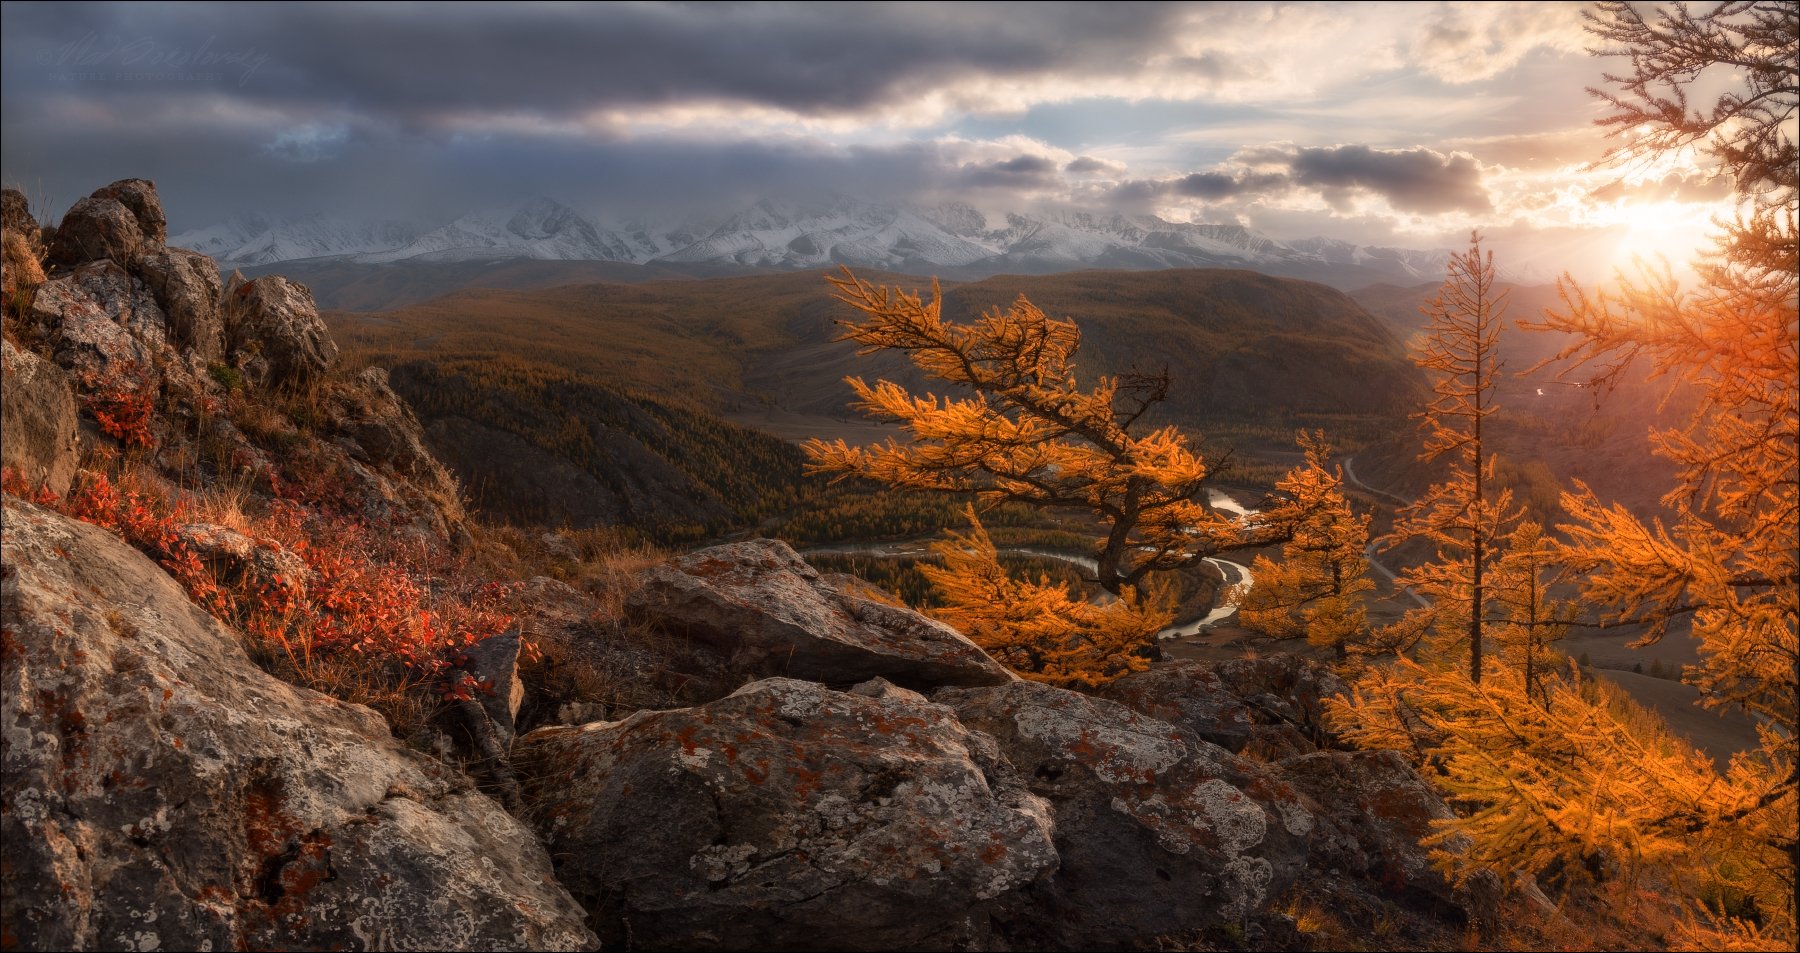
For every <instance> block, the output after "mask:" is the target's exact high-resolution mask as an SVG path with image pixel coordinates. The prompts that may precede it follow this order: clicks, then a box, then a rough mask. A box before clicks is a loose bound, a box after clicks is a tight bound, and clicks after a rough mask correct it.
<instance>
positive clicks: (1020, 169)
mask: <svg viewBox="0 0 1800 953" xmlns="http://www.w3.org/2000/svg"><path fill="white" fill-rule="evenodd" d="M1056 172H1057V166H1056V162H1055V161H1054V160H1051V159H1046V158H1044V157H1043V156H1034V155H1022V156H1015V157H1013V158H1011V159H1002V160H996V161H993V162H983V163H969V164H967V165H965V166H963V167H962V169H961V176H960V178H961V180H962V181H963V183H965V184H967V185H970V186H974V187H976V188H994V187H999V188H1008V189H1030V188H1034V187H1038V186H1048V185H1053V184H1056V183H1058V182H1061V181H1062V179H1061V177H1059V176H1058V175H1057V174H1056Z"/></svg>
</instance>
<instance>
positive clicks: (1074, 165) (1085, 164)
mask: <svg viewBox="0 0 1800 953" xmlns="http://www.w3.org/2000/svg"><path fill="white" fill-rule="evenodd" d="M1123 168H1124V166H1123V165H1120V164H1119V163H1117V162H1108V161H1106V160H1105V159H1096V158H1094V157H1093V156H1076V157H1075V158H1073V159H1070V160H1069V164H1068V165H1065V166H1063V171H1064V172H1069V173H1072V174H1075V175H1087V174H1090V173H1094V172H1118V171H1120V170H1122V169H1123Z"/></svg>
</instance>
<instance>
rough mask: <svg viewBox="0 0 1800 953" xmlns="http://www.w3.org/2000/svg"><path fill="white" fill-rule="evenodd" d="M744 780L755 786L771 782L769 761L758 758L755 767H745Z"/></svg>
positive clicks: (747, 765)
mask: <svg viewBox="0 0 1800 953" xmlns="http://www.w3.org/2000/svg"><path fill="white" fill-rule="evenodd" d="M744 780H746V781H749V782H750V783H751V784H755V785H761V784H762V783H763V782H765V781H767V780H769V759H767V758H757V759H756V763H755V764H754V765H751V764H746V765H744Z"/></svg>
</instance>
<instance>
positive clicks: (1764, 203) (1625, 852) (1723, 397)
mask: <svg viewBox="0 0 1800 953" xmlns="http://www.w3.org/2000/svg"><path fill="white" fill-rule="evenodd" d="M1588 17H1589V31H1590V33H1591V34H1592V35H1593V36H1594V37H1595V38H1596V40H1597V41H1598V42H1599V44H1600V45H1599V47H1598V48H1597V49H1596V50H1595V52H1596V53H1599V54H1602V55H1607V56H1617V57H1622V58H1625V59H1627V60H1628V61H1629V63H1630V69H1629V71H1627V72H1623V73H1619V74H1615V75H1609V76H1608V83H1609V84H1610V87H1611V88H1610V89H1608V90H1594V91H1593V92H1595V93H1596V94H1597V95H1598V96H1600V97H1601V98H1602V99H1603V100H1605V101H1606V102H1607V103H1609V104H1610V105H1611V106H1612V107H1613V111H1612V113H1611V114H1610V115H1609V116H1607V117H1605V118H1604V119H1602V120H1601V122H1602V124H1603V125H1605V126H1608V127H1611V128H1612V129H1613V130H1614V131H1615V132H1616V133H1617V134H1618V135H1619V138H1620V146H1619V147H1618V148H1617V149H1615V150H1614V151H1613V153H1612V154H1611V155H1610V158H1611V159H1612V160H1613V161H1616V162H1620V163H1638V162H1657V161H1669V160H1678V161H1681V162H1683V163H1688V162H1692V163H1696V164H1697V165H1698V164H1700V163H1705V164H1707V165H1710V167H1711V169H1712V171H1713V172H1715V174H1720V175H1727V176H1730V178H1731V181H1732V184H1733V187H1734V188H1735V190H1736V194H1737V197H1738V199H1739V208H1738V210H1737V213H1736V214H1735V216H1734V217H1733V218H1732V219H1730V220H1729V221H1724V222H1722V223H1721V225H1720V227H1721V234H1720V235H1719V239H1718V241H1717V245H1716V249H1715V251H1714V252H1713V253H1712V254H1711V255H1710V256H1709V257H1708V258H1707V259H1706V260H1703V261H1701V262H1699V263H1698V267H1697V272H1698V274H1699V283H1698V287H1696V288H1693V289H1690V290H1683V289H1682V288H1681V287H1680V286H1679V285H1678V284H1677V283H1676V282H1675V280H1674V279H1673V278H1672V276H1671V275H1670V273H1669V270H1668V269H1667V268H1666V267H1664V268H1662V269H1654V268H1644V269H1641V273H1640V274H1639V276H1637V277H1635V278H1626V277H1624V276H1621V277H1620V279H1619V281H1618V282H1617V283H1616V286H1615V287H1613V288H1610V289H1607V290H1604V291H1597V292H1596V291H1590V290H1588V289H1585V288H1583V287H1581V286H1580V285H1578V284H1576V283H1575V282H1574V281H1572V280H1570V279H1567V278H1565V279H1564V280H1563V282H1562V291H1563V299H1564V304H1563V307H1561V308H1560V309H1557V310H1555V311H1553V312H1551V313H1549V314H1547V315H1546V316H1545V317H1544V319H1543V321H1542V322H1541V323H1540V324H1539V326H1540V327H1544V328H1548V329H1552V330H1556V331H1560V332H1564V333H1567V334H1569V335H1571V343H1570V344H1569V346H1568V347H1567V348H1566V349H1565V350H1564V351H1563V352H1562V353H1561V354H1560V355H1558V357H1559V358H1560V359H1563V360H1567V361H1572V362H1574V364H1575V367H1576V368H1577V369H1578V370H1577V371H1575V373H1577V374H1579V373H1581V372H1580V370H1579V369H1580V368H1587V369H1588V370H1589V373H1588V377H1587V380H1586V383H1588V384H1589V385H1591V386H1594V387H1596V388H1597V389H1603V388H1604V386H1605V385H1606V384H1607V383H1608V382H1609V381H1610V380H1612V379H1614V378H1616V377H1617V376H1618V375H1620V374H1622V373H1625V371H1626V370H1627V369H1628V368H1631V367H1633V366H1638V367H1642V366H1643V365H1644V364H1648V365H1649V369H1650V370H1651V371H1652V372H1653V373H1655V374H1659V375H1661V376H1662V378H1663V379H1665V380H1667V381H1668V382H1670V384H1671V386H1675V385H1680V386H1684V387H1687V388H1689V389H1690V390H1691V391H1692V392H1695V393H1697V394H1698V395H1699V397H1700V399H1699V401H1698V402H1697V405H1696V409H1695V411H1694V412H1693V414H1692V416H1691V417H1690V418H1689V419H1688V420H1687V421H1686V423H1685V424H1684V425H1682V426H1680V427H1677V428H1674V429H1671V430H1668V431H1665V432H1662V433H1658V434H1656V435H1655V436H1654V438H1653V439H1654V444H1655V447H1656V450H1657V451H1658V452H1659V453H1660V454H1662V455H1663V456H1665V457H1667V458H1668V459H1670V460H1672V461H1673V462H1674V463H1675V464H1676V465H1677V468H1678V482H1677V483H1676V485H1675V486H1674V487H1673V488H1672V489H1671V490H1670V492H1669V493H1668V494H1667V495H1666V496H1665V497H1664V498H1663V503H1664V505H1665V507H1667V509H1668V510H1669V511H1670V514H1671V515H1669V516H1667V517H1666V518H1662V519H1645V518H1642V517H1640V516H1638V515H1636V514H1634V513H1632V512H1630V511H1628V510H1626V509H1625V508H1624V507H1622V506H1618V505H1608V504H1606V503H1604V502H1603V501H1601V500H1599V499H1598V498H1597V497H1596V496H1595V495H1594V494H1593V493H1592V492H1591V491H1589V490H1588V489H1587V488H1586V487H1581V486H1577V488H1576V490H1575V492H1573V493H1567V494H1564V496H1563V500H1562V505H1563V508H1564V510H1565V511H1566V512H1567V513H1568V514H1569V515H1570V522H1568V523H1566V524H1563V525H1560V526H1559V527H1558V530H1559V533H1560V535H1561V537H1562V542H1561V544H1560V545H1559V546H1557V547H1556V548H1557V553H1556V556H1557V557H1558V558H1559V559H1560V560H1561V561H1562V562H1563V563H1564V564H1565V565H1566V567H1567V568H1568V570H1570V576H1571V578H1573V579H1576V580H1578V581H1579V582H1580V585H1581V598H1582V601H1583V604H1584V605H1585V606H1588V607H1593V608H1596V609H1598V610H1600V611H1602V612H1603V613H1604V615H1605V620H1606V621H1607V622H1609V623H1613V624H1617V625H1627V624H1629V625H1634V626H1641V627H1643V628H1644V629H1645V630H1646V631H1647V635H1645V636H1644V638H1643V639H1641V640H1640V644H1643V643H1648V642H1653V641H1655V640H1657V639H1659V638H1662V637H1663V636H1664V635H1665V634H1666V633H1668V632H1670V631H1672V627H1673V626H1674V625H1675V624H1676V623H1677V622H1680V621H1686V622H1687V623H1688V624H1690V625H1691V631H1692V634H1693V637H1694V638H1695V639H1696V640H1697V642H1698V646H1697V647H1698V649H1699V655H1700V661H1699V664H1697V665H1694V666H1690V667H1689V668H1688V669H1687V671H1686V672H1685V673H1684V680H1686V681H1688V682H1689V683H1690V684H1694V685H1696V686H1697V687H1699V688H1701V689H1702V692H1701V696H1700V697H1701V700H1702V703H1704V704H1707V705H1711V706H1736V707H1739V708H1741V709H1743V710H1744V711H1746V712H1748V713H1749V714H1750V715H1751V716H1752V717H1753V718H1754V719H1755V721H1756V725H1757V733H1758V737H1759V745H1758V746H1757V747H1756V748H1755V749H1753V750H1749V751H1741V752H1738V753H1736V754H1735V755H1733V756H1732V757H1731V758H1730V761H1729V764H1728V765H1726V766H1725V767H1724V769H1723V770H1720V769H1718V768H1716V767H1715V766H1714V763H1713V761H1712V759H1709V758H1704V757H1699V756H1697V755H1695V754H1694V753H1693V752H1691V751H1689V750H1686V749H1685V746H1683V745H1682V744H1680V743H1678V742H1676V741H1674V740H1673V739H1671V738H1670V737H1669V736H1668V735H1667V732H1666V731H1664V730H1661V729H1659V727H1658V726H1657V724H1656V723H1655V720H1654V719H1651V718H1649V717H1648V716H1646V715H1644V714H1643V713H1642V712H1638V711H1635V710H1634V709H1633V706H1631V705H1630V704H1629V702H1627V701H1626V700H1624V699H1623V698H1621V697H1619V696H1618V695H1617V693H1616V692H1613V691H1609V690H1608V689H1606V688H1605V687H1604V685H1605V683H1603V682H1596V681H1594V680H1592V679H1584V678H1583V677H1581V675H1580V674H1579V672H1577V671H1575V670H1573V669H1564V670H1562V671H1560V672H1555V673H1551V672H1546V673H1545V675H1544V677H1543V678H1542V679H1541V681H1540V682H1539V686H1538V688H1537V690H1536V692H1535V694H1536V695H1537V697H1538V699H1539V701H1540V703H1538V704H1528V705H1520V704H1518V692H1517V691H1516V690H1515V689H1514V686H1517V687H1518V688H1524V687H1525V686H1524V684H1523V683H1524V679H1523V677H1522V674H1520V673H1518V672H1516V671H1515V670H1514V669H1513V668H1512V666H1511V665H1510V664H1508V661H1507V660H1506V659H1504V658H1503V659H1502V660H1500V663H1501V664H1500V665H1498V666H1497V668H1498V671H1497V672H1496V673H1495V674H1496V675H1497V676H1500V677H1496V678H1493V679H1488V680H1484V681H1483V682H1482V683H1480V684H1476V683H1474V682H1473V681H1472V680H1469V679H1468V678H1467V677H1466V676H1464V675H1463V674H1462V673H1460V672H1456V671H1449V670H1444V669H1437V670H1427V669H1426V668H1424V667H1423V666H1414V665H1412V664H1411V663H1409V662H1406V661H1405V660H1402V661H1401V662H1399V663H1398V664H1396V665H1395V666H1394V667H1393V668H1392V669H1388V670H1384V671H1381V672H1378V673H1377V674H1376V676H1374V677H1371V678H1369V679H1367V680H1365V681H1364V682H1363V683H1362V684H1360V685H1359V686H1358V697H1357V698H1356V699H1355V700H1354V703H1334V712H1335V713H1336V714H1338V715H1339V716H1341V717H1344V719H1345V723H1346V725H1347V727H1348V729H1349V733H1350V736H1351V737H1352V738H1353V739H1355V740H1357V741H1359V743H1364V744H1384V745H1399V746H1402V747H1407V746H1410V748H1409V750H1411V751H1412V752H1413V753H1414V756H1415V757H1416V758H1419V759H1420V760H1423V761H1431V762H1434V763H1435V764H1436V765H1437V766H1438V768H1439V770H1438V771H1437V772H1436V775H1437V776H1438V777H1439V778H1440V780H1441V783H1443V784H1444V786H1446V787H1447V788H1448V789H1449V790H1450V791H1452V792H1453V793H1455V794H1456V795H1457V797H1458V799H1459V800H1460V801H1461V802H1463V803H1465V804H1468V805H1471V806H1472V810H1471V811H1470V812H1469V813H1468V814H1466V815H1464V816H1462V817H1460V818H1459V819H1457V820H1456V821H1454V822H1452V823H1449V824H1447V825H1445V828H1444V830H1443V831H1441V834H1442V835H1443V836H1445V837H1450V836H1454V835H1457V834H1463V835H1467V836H1468V837H1469V839H1470V843H1471V844H1472V850H1471V852H1470V854H1469V858H1468V859H1469V860H1470V861H1473V862H1475V863H1480V864H1483V865H1486V866H1491V867H1495V868H1498V869H1502V870H1508V869H1521V870H1525V871H1528V872H1534V873H1537V872H1542V871H1544V870H1546V869H1548V868H1550V867H1552V866H1555V867H1558V868H1560V869H1563V870H1571V869H1576V868H1577V867H1578V866H1579V863H1580V861H1581V860H1582V858H1583V857H1585V856H1588V855H1590V854H1593V853H1600V854H1605V855H1610V856H1612V857H1613V858H1615V859H1617V860H1620V861H1622V862H1624V863H1622V864H1621V869H1622V870H1625V871H1632V870H1640V869H1643V868H1644V867H1645V866H1646V865H1649V866H1653V867H1654V868H1655V869H1656V870H1657V871H1658V879H1659V880H1661V881H1662V882H1664V883H1667V884H1669V885H1670V886H1671V887H1672V888H1674V889H1675V890H1677V891H1682V892H1686V893H1687V895H1688V896H1691V897H1713V898H1718V897H1723V896H1732V895H1735V896H1736V897H1738V898H1740V899H1739V900H1738V901H1737V902H1736V903H1735V904H1734V906H1733V907H1732V908H1731V909H1726V908H1723V907H1721V906H1719V905H1717V904H1716V903H1707V902H1705V901H1701V902H1700V904H1699V908H1698V909H1696V910H1695V911H1694V913H1695V915H1694V916H1693V917H1692V918H1691V919H1690V920H1689V922H1688V923H1687V924H1686V925H1685V926H1684V927H1683V930H1682V934H1681V935H1680V936H1678V937H1676V938H1674V942H1676V943H1679V944H1681V945H1682V946H1685V947H1692V948H1702V949H1793V948H1794V943H1795V939H1796V929H1795V902H1794V897H1795V882H1796V878H1795V870H1796V865H1797V862H1800V837H1797V834H1800V821H1797V817H1796V762H1797V758H1796V745H1797V744H1800V741H1797V739H1800V725H1796V713H1797V712H1796V680H1797V676H1796V665H1797V663H1800V462H1797V455H1800V305H1797V295H1796V293H1797V291H1800V279H1797V277H1796V274H1797V271H1800V258H1797V256H1796V248H1797V247H1800V246H1797V243H1796V227H1795V226H1796V206H1797V202H1796V196H1797V192H1800V190H1797V188H1796V186H1797V181H1796V179H1797V164H1796V159H1797V153H1796V149H1795V143H1794V124H1795V119H1796V111H1797V108H1800V106H1797V104H1800V87H1797V85H1796V67H1797V66H1800V5H1796V4H1793V3H1784V2H1756V3H1723V4H1717V5H1714V6H1712V7H1711V8H1710V9H1709V10H1707V11H1706V12H1701V13H1696V12H1694V11H1692V10H1690V9H1689V8H1688V7H1687V6H1685V5H1682V4H1675V5H1672V6H1662V7H1647V6H1645V7H1640V6H1637V5H1633V4H1628V3H1611V2H1609V3H1602V4H1599V5H1598V6H1597V7H1596V8H1595V9H1594V10H1593V11H1591V12H1590V13H1589V14H1588ZM1693 89H1707V90H1724V92H1723V93H1719V94H1717V95H1718V98H1717V100H1716V101H1714V102H1712V103H1711V104H1710V105H1708V106H1706V107H1705V108H1696V107H1695V106H1694V105H1693V104H1692V103H1690V101H1689V99H1688V91H1689V90H1693ZM1696 171H1698V168H1696Z"/></svg>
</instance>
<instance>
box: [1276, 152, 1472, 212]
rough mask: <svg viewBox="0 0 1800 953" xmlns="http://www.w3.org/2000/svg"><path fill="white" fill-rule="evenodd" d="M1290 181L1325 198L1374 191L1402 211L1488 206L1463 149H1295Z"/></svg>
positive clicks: (1338, 201) (1339, 200)
mask: <svg viewBox="0 0 1800 953" xmlns="http://www.w3.org/2000/svg"><path fill="white" fill-rule="evenodd" d="M1285 162H1286V165H1287V169H1288V176H1289V177H1290V178H1291V179H1292V180H1293V182H1294V184H1295V185H1298V186H1303V187H1306V188H1313V189H1317V190H1318V191H1319V193H1320V194H1321V195H1323V196H1324V197H1325V199H1326V201H1328V202H1331V203H1332V204H1333V205H1336V206H1340V207H1341V206H1343V205H1345V203H1346V201H1347V197H1348V193H1350V192H1352V191H1355V190H1362V191H1367V192H1373V193H1375V194H1377V195H1380V196H1381V197H1383V198H1385V199H1387V202H1388V204H1389V205H1391V206H1393V207H1394V208H1395V209H1397V210H1399V211H1402V212H1418V213H1421V214H1427V215H1430V214H1436V213H1440V212H1456V211H1462V212H1487V211H1491V210H1492V209H1493V202H1492V201H1491V200H1490V199H1489V198H1488V194H1487V190H1486V189H1485V188H1483V187H1482V184H1481V167H1480V165H1478V164H1477V163H1476V161H1475V160H1474V159H1473V158H1471V157H1469V156H1467V155H1445V154H1443V153H1441V152H1437V151H1435V150H1432V149H1424V148H1419V149H1405V150H1386V149H1374V148H1370V147H1369V146H1362V145H1349V146H1333V147H1330V148H1324V149H1296V150H1293V151H1292V152H1291V153H1289V154H1288V155H1287V156H1286V157H1285Z"/></svg>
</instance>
